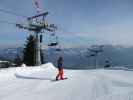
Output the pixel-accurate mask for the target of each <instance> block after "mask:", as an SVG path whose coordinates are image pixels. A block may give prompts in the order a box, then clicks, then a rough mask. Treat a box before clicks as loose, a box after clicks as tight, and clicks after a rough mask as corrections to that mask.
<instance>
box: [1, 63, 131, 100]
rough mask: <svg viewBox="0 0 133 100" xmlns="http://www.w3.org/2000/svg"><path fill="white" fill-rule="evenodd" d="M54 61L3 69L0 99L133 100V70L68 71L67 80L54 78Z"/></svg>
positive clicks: (55, 71) (66, 71)
mask: <svg viewBox="0 0 133 100" xmlns="http://www.w3.org/2000/svg"><path fill="white" fill-rule="evenodd" d="M56 73H57V69H56V68H55V67H54V66H53V64H51V63H47V64H45V65H42V66H39V67H25V66H24V67H18V68H9V69H3V70H0V100H133V71H129V70H125V69H121V70H119V69H117V70H114V69H97V70H65V76H66V77H68V79H67V80H63V81H53V80H54V78H55V76H56Z"/></svg>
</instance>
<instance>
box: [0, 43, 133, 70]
mask: <svg viewBox="0 0 133 100" xmlns="http://www.w3.org/2000/svg"><path fill="white" fill-rule="evenodd" d="M89 48H91V46H90V47H89ZM22 52H23V48H22V47H19V48H5V49H4V48H3V49H0V60H10V61H12V60H14V59H15V58H16V56H17V54H19V55H20V56H22ZM43 54H44V60H45V61H47V62H53V63H54V64H55V65H56V60H57V59H58V57H59V56H60V55H61V56H63V57H64V66H65V67H66V68H94V65H95V58H94V57H88V56H90V55H91V54H92V53H91V52H89V51H88V50H87V47H86V48H66V49H62V51H61V52H59V51H56V50H55V49H54V48H49V49H45V50H43ZM106 60H108V61H110V64H111V65H112V66H121V65H125V66H128V67H129V66H130V67H132V65H133V47H124V46H112V45H105V46H104V47H103V52H102V53H100V54H99V55H98V57H97V65H98V67H103V66H104V65H105V61H106ZM91 66H93V67H91Z"/></svg>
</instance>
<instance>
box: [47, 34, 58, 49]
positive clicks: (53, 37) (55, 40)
mask: <svg viewBox="0 0 133 100" xmlns="http://www.w3.org/2000/svg"><path fill="white" fill-rule="evenodd" d="M57 45H58V37H57V36H56V35H55V33H52V34H51V35H50V43H49V44H48V46H49V47H54V46H57Z"/></svg>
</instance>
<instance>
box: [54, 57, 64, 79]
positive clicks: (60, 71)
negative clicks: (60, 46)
mask: <svg viewBox="0 0 133 100" xmlns="http://www.w3.org/2000/svg"><path fill="white" fill-rule="evenodd" d="M57 67H58V74H57V76H56V80H59V77H60V80H63V79H64V78H63V76H64V70H63V57H61V56H60V57H59V59H58V60H57Z"/></svg>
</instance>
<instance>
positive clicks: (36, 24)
mask: <svg viewBox="0 0 133 100" xmlns="http://www.w3.org/2000/svg"><path fill="white" fill-rule="evenodd" d="M47 15H48V12H44V13H40V14H37V15H35V16H32V17H28V18H27V21H28V24H16V26H17V27H18V28H21V29H25V30H28V31H32V32H34V37H35V58H34V63H35V65H36V66H39V65H41V54H40V50H41V45H40V38H41V37H40V36H41V33H43V32H44V30H47V31H49V32H53V31H55V30H56V29H57V27H56V26H55V25H54V24H50V25H48V23H47V22H46V21H45V17H46V16H47Z"/></svg>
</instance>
